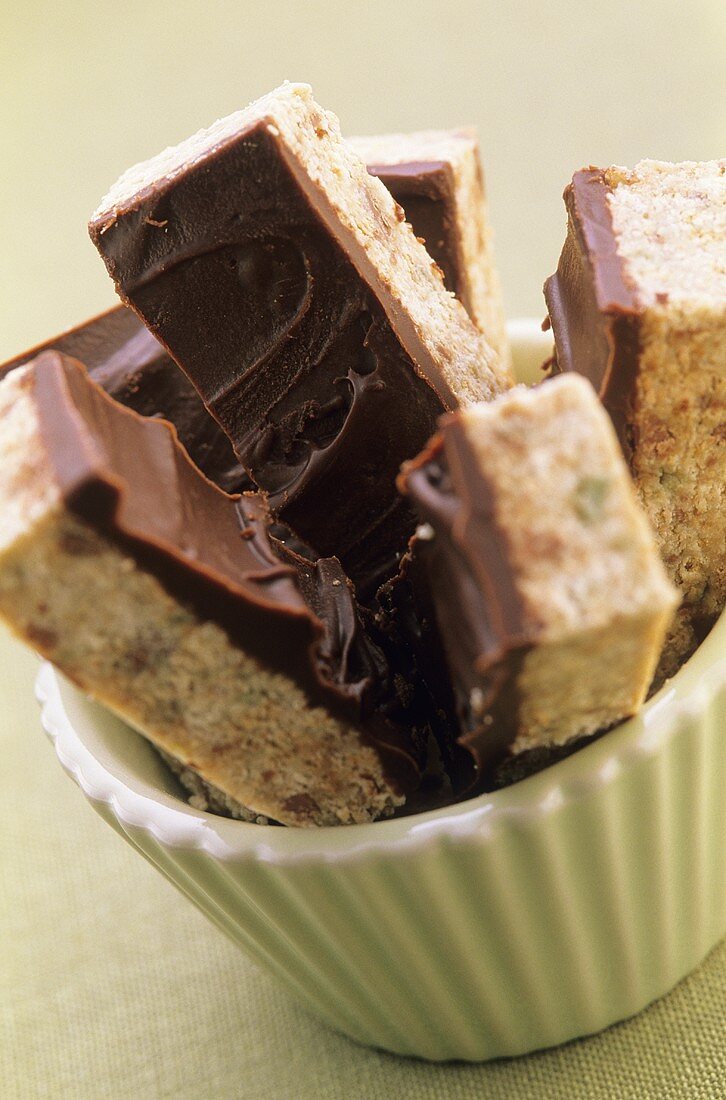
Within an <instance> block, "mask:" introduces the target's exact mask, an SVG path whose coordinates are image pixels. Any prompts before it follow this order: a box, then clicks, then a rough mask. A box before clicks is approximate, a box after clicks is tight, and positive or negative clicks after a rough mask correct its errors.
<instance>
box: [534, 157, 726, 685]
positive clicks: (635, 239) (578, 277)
mask: <svg viewBox="0 0 726 1100" xmlns="http://www.w3.org/2000/svg"><path fill="white" fill-rule="evenodd" d="M565 205H566V207H567V212H568V230H567V239H566V241H565V245H564V247H563V250H562V255H561V256H560V261H559V264H558V268H557V272H556V273H555V274H554V275H553V276H552V277H551V278H550V279H548V280H547V282H546V283H545V298H546V301H547V309H548V312H549V321H550V322H551V325H552V329H553V333H554V337H555V350H556V356H555V363H554V369H555V370H556V371H560V372H562V371H577V372H579V373H581V374H584V375H585V376H586V377H587V378H589V379H590V381H591V382H592V383H593V385H594V386H595V388H596V389H597V390H598V393H599V394H600V397H601V398H602V401H603V403H604V405H605V407H606V409H607V410H608V412H609V413H610V416H611V417H612V420H613V423H614V425H615V427H616V430H617V432H618V437H619V439H620V442H621V445H622V447H623V451H624V453H625V455H626V457H627V459H628V461H629V464H630V469H631V472H632V475H633V478H634V480H635V484H636V487H637V490H638V494H639V497H640V500H641V502H642V503H643V505H644V507H645V509H646V511H647V513H648V516H649V518H650V521H651V523H652V524H653V527H654V529H655V531H656V535H657V537H658V541H659V545H660V550H661V555H662V557H663V560H664V561H665V563H666V565H667V568H668V571H669V573H670V576H671V578H672V580H673V581H674V583H675V584H676V586H677V587H678V588H679V590H680V592H681V595H682V600H683V602H682V604H681V607H680V609H679V611H678V613H677V615H676V618H675V619H674V622H673V625H672V628H671V631H670V634H669V637H668V641H667V643H666V647H665V650H664V653H663V658H662V661H661V665H660V668H659V671H658V674H657V677H656V681H657V682H658V683H660V682H662V680H663V679H664V678H665V677H666V676H669V675H672V674H673V673H674V672H675V671H676V670H677V668H678V667H679V665H680V664H681V662H682V661H683V660H684V658H686V657H688V656H689V655H690V653H692V652H693V650H694V649H695V648H696V646H697V645H698V643H699V642H700V641H701V640H702V638H703V636H704V634H705V633H707V632H708V629H709V628H710V626H711V625H712V624H713V623H714V622H715V620H716V618H717V617H718V615H719V614H720V613H721V612H722V610H723V608H724V605H725V604H726V508H724V499H723V491H724V490H723V486H724V483H725V482H726V371H725V370H724V362H726V272H725V270H724V264H723V249H724V245H723V242H724V236H725V235H726V161H723V160H721V161H709V162H705V163H702V164H698V163H695V162H686V163H684V164H668V163H663V162H659V161H641V163H640V164H638V165H636V166H635V168H633V169H632V170H629V169H625V168H617V167H611V168H605V169H600V168H587V169H584V170H582V171H580V172H576V173H575V175H574V177H573V180H572V183H571V184H570V185H569V186H568V187H567V189H566V190H565Z"/></svg>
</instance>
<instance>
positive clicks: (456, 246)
mask: <svg viewBox="0 0 726 1100" xmlns="http://www.w3.org/2000/svg"><path fill="white" fill-rule="evenodd" d="M368 171H369V172H370V173H371V175H372V176H377V177H378V178H379V179H380V180H381V182H382V183H385V185H386V187H387V188H388V190H389V191H390V192H391V194H392V195H393V197H394V199H395V200H396V202H397V203H398V204H399V205H400V206H402V207H403V210H404V213H405V215H406V221H407V222H409V223H410V225H411V228H412V229H413V231H414V233H415V234H416V236H417V237H420V238H421V239H422V240H423V241H424V242H425V244H426V250H427V252H428V254H429V256H431V258H432V259H433V260H435V261H436V263H437V264H438V266H439V268H440V270H441V273H442V275H443V276H444V285H445V287H446V289H447V290H450V291H452V293H454V294H455V295H456V296H457V298H460V299H461V301H462V303H463V305H464V306H465V307H466V309H467V310H469V308H470V303H469V302H468V301H466V296H465V295H464V294H463V283H462V271H461V256H460V242H459V234H458V228H457V225H456V219H455V218H454V216H453V213H454V181H453V178H452V172H451V165H450V164H448V163H447V162H446V161H443V160H416V161H413V160H412V161H401V162H400V163H399V164H369V165H368Z"/></svg>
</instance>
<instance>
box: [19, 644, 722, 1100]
mask: <svg viewBox="0 0 726 1100" xmlns="http://www.w3.org/2000/svg"><path fill="white" fill-rule="evenodd" d="M36 668H37V663H36V661H35V658H34V657H33V656H32V654H30V653H29V652H27V651H25V650H23V649H22V648H21V647H20V646H19V645H18V644H17V643H16V642H14V641H11V640H10V639H9V638H8V637H7V635H6V634H5V633H2V634H0V700H1V701H2V709H1V711H0V714H1V718H0V741H1V751H2V757H1V758H2V761H3V767H2V774H1V779H0V782H1V783H2V797H1V799H0V844H1V845H2V847H1V849H0V850H1V851H2V862H1V865H0V986H1V991H0V1095H2V1096H3V1097H4V1098H5V1100H35V1098H36V1097H38V1098H40V1097H44V1098H45V1097H48V1098H53V1100H65V1098H66V1097H67V1098H69V1100H71V1098H72V1100H106V1098H109V1100H111V1098H112V1100H126V1098H129V1100H131V1098H133V1100H147V1098H148V1100H155V1098H157V1097H175V1098H186V1097H189V1098H190V1100H191V1098H192V1097H193V1098H195V1100H226V1098H230V1100H231V1098H235V1100H236V1098H242V1100H244V1098H247V1097H249V1098H250V1100H252V1098H254V1100H288V1098H289V1100H306V1098H307V1097H311V1098H313V1097H314V1098H315V1100H358V1098H360V1100H390V1098H391V1097H395V1098H396V1100H409V1098H411V1100H413V1098H414V1097H415V1098H416V1100H434V1098H435V1100H449V1098H450V1100H474V1098H476V1100H482V1098H486V1100H515V1098H516V1100H535V1098H536V1100H540V1098H542V1100H544V1098H547V1100H560V1098H562V1100H569V1098H580V1097H587V1098H592V1100H600V1098H603V1100H604V1098H608V1100H610V1098H612V1100H723V1098H724V1097H725V1096H726V943H722V944H721V946H720V947H719V948H717V949H716V950H715V951H714V952H712V954H711V955H710V956H709V958H708V959H707V960H706V962H705V963H704V965H703V966H701V968H700V969H699V970H698V971H697V972H696V973H695V974H693V975H691V977H689V978H687V979H686V980H685V981H684V982H682V983H681V985H680V986H679V987H678V988H677V989H675V990H674V991H673V992H672V993H671V994H670V995H669V996H668V997H666V998H664V999H663V1000H661V1001H660V1002H658V1003H657V1004H655V1005H653V1006H652V1007H651V1008H650V1009H648V1010H647V1011H646V1012H644V1013H642V1014H641V1015H640V1016H638V1017H637V1018H635V1019H633V1020H631V1021H629V1022H627V1023H624V1024H620V1025H618V1026H616V1027H614V1028H611V1029H610V1030H609V1031H607V1032H604V1033H603V1034H601V1035H598V1036H595V1037H593V1038H590V1039H585V1040H581V1041H578V1042H576V1043H571V1044H569V1045H568V1046H566V1047H562V1048H559V1049H557V1050H552V1051H545V1052H542V1053H540V1054H534V1055H530V1056H529V1057H526V1058H520V1059H515V1060H512V1061H503V1062H498V1063H494V1064H490V1065H482V1066H467V1065H444V1066H435V1065H426V1064H423V1063H419V1062H413V1061H406V1060H405V1059H401V1058H396V1057H394V1056H391V1055H385V1054H380V1053H377V1052H375V1051H370V1050H365V1049H362V1048H360V1047H358V1046H356V1045H355V1044H353V1043H352V1042H349V1041H348V1040H347V1039H345V1038H343V1037H341V1036H338V1035H336V1034H334V1033H333V1032H331V1031H329V1030H328V1029H327V1028H325V1027H323V1026H322V1025H321V1024H319V1023H318V1022H317V1021H316V1020H315V1019H314V1018H312V1017H311V1016H310V1015H309V1014H308V1013H307V1012H306V1011H304V1010H303V1009H301V1008H299V1007H298V1006H297V1004H295V1003H294V1002H293V1001H291V1000H290V998H289V997H288V995H287V993H286V992H284V990H282V989H281V988H278V986H277V984H276V983H275V982H274V980H273V979H271V978H268V977H267V975H265V974H263V973H261V972H260V971H259V970H258V969H257V968H256V967H255V966H254V965H253V964H252V963H250V962H248V961H247V959H246V958H245V957H244V956H243V955H242V954H240V953H239V951H238V950H237V949H236V948H234V947H233V946H232V945H231V944H229V943H228V942H227V941H226V940H225V939H224V938H223V937H222V936H221V935H220V934H219V932H217V931H216V930H215V929H214V928H213V927H212V926H211V925H209V924H207V922H206V921H205V919H204V918H203V917H202V916H201V914H199V913H198V912H197V911H196V910H195V909H194V908H193V907H192V906H191V905H190V904H189V903H188V902H187V901H186V900H185V899H184V898H182V897H181V895H179V894H178V893H177V892H176V891H175V890H174V889H173V888H172V887H171V886H170V885H169V884H168V883H167V882H165V881H164V880H163V879H162V878H161V876H160V875H159V874H158V873H157V872H156V871H154V870H153V869H152V868H151V867H150V866H148V865H147V864H146V863H145V862H144V861H143V860H142V859H140V858H139V856H138V855H137V854H136V853H134V852H133V851H132V850H131V848H129V847H128V846H127V845H125V844H124V843H123V842H122V841H121V840H120V839H119V838H118V837H117V836H116V835H115V834H114V833H113V832H112V831H111V829H109V828H108V826H107V825H105V824H104V823H103V822H102V821H101V819H100V818H98V817H97V816H96V815H95V814H94V812H93V811H92V810H91V808H90V806H88V805H87V804H86V802H85V801H84V799H83V797H82V795H81V794H80V792H79V791H78V789H77V788H76V787H75V785H74V784H73V783H71V782H70V780H68V779H67V778H66V777H65V775H64V774H63V773H62V770H61V768H60V766H59V764H58V763H57V761H56V759H55V754H54V753H53V750H52V749H51V747H50V745H49V744H48V742H47V741H46V739H45V737H44V735H43V734H42V732H41V730H40V724H39V718H38V708H37V706H36V703H35V701H34V699H33V680H34V676H35V672H36Z"/></svg>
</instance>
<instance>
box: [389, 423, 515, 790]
mask: <svg viewBox="0 0 726 1100" xmlns="http://www.w3.org/2000/svg"><path fill="white" fill-rule="evenodd" d="M400 483H401V487H402V489H403V490H404V491H405V492H407V493H408V494H409V496H410V497H411V498H412V500H413V501H414V503H415V505H416V510H417V512H418V514H419V516H420V517H421V519H422V520H423V521H424V523H425V524H428V525H429V527H430V531H428V532H426V534H427V535H428V537H423V538H421V537H419V539H418V545H417V549H418V552H419V553H420V554H421V556H422V558H423V560H424V562H425V564H426V565H427V567H428V573H429V577H430V579H431V590H432V595H433V601H434V605H435V609H436V617H437V620H438V625H439V628H440V631H441V635H442V640H443V645H444V649H445V651H446V656H447V660H448V665H449V671H450V674H451V679H452V682H453V686H454V694H455V698H456V708H457V712H458V716H459V722H460V726H461V734H460V736H459V742H460V744H461V745H463V746H465V747H466V748H467V749H468V750H469V752H470V753H471V755H472V757H473V759H474V761H475V764H476V768H477V772H478V775H477V785H479V786H484V785H486V783H487V780H488V778H489V773H490V772H491V769H492V768H493V766H494V765H496V764H497V763H498V761H500V760H501V759H502V757H504V756H505V755H506V753H507V750H508V749H509V748H510V747H511V745H512V743H513V741H514V739H515V738H516V735H517V712H518V700H517V687H516V684H517V677H518V674H519V670H520V667H521V663H522V660H523V658H524V656H525V654H526V652H527V648H528V647H527V643H526V641H525V639H526V623H525V621H524V612H523V608H522V604H521V600H520V598H519V594H518V591H517V588H516V585H515V582H514V578H513V576H512V572H511V568H510V565H509V560H508V548H507V541H506V536H505V535H504V532H503V531H502V529H501V528H500V526H499V524H498V522H497V519H496V516H495V514H494V506H493V500H492V493H491V488H490V486H489V483H488V481H487V479H486V477H485V476H484V474H483V473H482V471H481V469H480V467H479V464H478V463H477V461H476V458H475V456H474V454H473V452H472V450H471V447H470V446H469V443H468V441H467V439H466V434H465V431H464V429H463V426H462V425H461V423H460V422H459V420H458V419H457V417H456V416H452V417H447V418H445V419H444V421H443V422H442V428H441V432H440V433H439V434H438V435H437V436H435V437H434V439H433V440H432V441H431V443H430V444H429V446H428V447H427V449H426V450H425V451H424V452H423V454H421V455H419V457H418V458H417V459H415V460H414V462H412V463H409V464H408V465H407V466H406V467H405V468H404V472H403V474H402V477H401V482H400ZM442 578H445V580H444V581H442Z"/></svg>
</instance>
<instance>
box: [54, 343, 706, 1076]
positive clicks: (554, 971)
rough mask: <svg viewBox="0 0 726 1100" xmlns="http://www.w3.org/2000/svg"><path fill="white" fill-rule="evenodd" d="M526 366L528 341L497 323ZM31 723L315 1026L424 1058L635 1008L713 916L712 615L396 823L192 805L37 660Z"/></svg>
mask: <svg viewBox="0 0 726 1100" xmlns="http://www.w3.org/2000/svg"><path fill="white" fill-rule="evenodd" d="M512 335H513V337H514V344H515V353H516V360H517V368H518V371H519V374H520V377H522V378H523V379H525V380H527V379H530V378H532V377H534V376H535V375H536V371H537V368H538V367H539V364H540V363H541V362H542V361H543V359H544V358H545V357H546V355H547V353H548V351H549V345H548V342H547V340H546V339H545V338H544V337H543V336H542V334H541V333H539V332H538V330H537V327H536V326H535V325H533V324H530V323H523V324H519V325H515V326H513V332H512ZM38 695H39V698H40V700H41V703H42V707H43V724H44V726H45V729H46V730H47V732H48V733H49V734H50V736H51V738H52V739H53V741H54V742H55V747H56V751H57V753H58V756H59V758H60V761H61V763H62V764H63V766H64V767H65V768H66V770H67V771H68V772H69V773H70V774H71V776H72V777H73V778H74V779H75V780H76V782H77V783H78V784H79V786H80V787H81V789H82V790H83V792H84V794H85V795H86V797H87V798H88V799H89V801H90V802H91V804H92V805H93V806H94V807H95V808H96V809H97V810H98V812H99V813H100V814H101V816H102V817H103V818H104V819H105V820H106V821H108V822H109V824H110V825H112V826H113V828H114V829H116V831H117V832H118V833H119V834H120V835H121V836H123V837H124V838H125V839H126V840H127V841H129V843H130V844H131V845H132V846H133V847H134V848H136V849H137V850H138V851H139V852H140V853H141V855H143V856H144V857H145V858H146V859H148V860H149V861H150V862H151V863H153V864H154V866H155V867H157V868H158V869H159V871H161V873H162V874H163V875H165V876H166V877H167V878H168V879H169V880H170V881H171V882H173V883H174V885H175V886H177V887H178V888H179V889H180V890H181V891H182V893H184V894H186V896H187V897H188V898H189V899H190V900H191V901H193V902H194V903H195V904H196V905H197V906H198V907H199V908H200V909H201V910H202V911H203V912H204V913H206V915H207V916H208V917H209V918H210V920H212V921H213V922H214V923H215V924H216V925H217V926H218V927H219V928H220V929H221V930H222V931H223V932H226V933H227V935H228V936H230V937H231V938H232V939H233V940H234V941H235V943H238V944H239V945H240V947H242V948H243V949H244V950H245V951H247V952H248V954H249V955H251V956H252V958H254V959H255V960H256V961H257V962H258V963H260V964H261V965H262V966H264V967H266V968H267V969H268V970H269V971H271V972H272V973H274V974H277V975H278V976H279V977H280V978H281V979H282V981H283V982H284V983H285V984H286V985H287V987H288V988H289V990H290V991H291V992H292V993H294V994H295V995H296V996H297V997H298V998H299V999H300V1000H301V1001H303V1002H304V1003H305V1004H307V1005H309V1007H310V1008H311V1009H312V1010H313V1011H315V1012H316V1013H317V1014H318V1015H319V1016H321V1017H322V1019H323V1020H325V1021H326V1022H327V1023H328V1024H329V1025H330V1026H331V1027H334V1028H337V1029H338V1030H340V1031H343V1032H345V1033H346V1034H347V1035H350V1036H351V1037H352V1038H354V1039H357V1040H358V1041H359V1042H361V1043H366V1044H369V1045H370V1046H375V1047H382V1048H384V1049H386V1050H390V1051H395V1052H397V1053H400V1054H411V1055H418V1056H420V1057H422V1058H429V1059H435V1060H442V1059H452V1058H463V1059H469V1060H476V1061H479V1060H484V1059H488V1058H495V1057H500V1056H502V1055H515V1054H522V1053H524V1052H526V1051H530V1050H534V1049H536V1048H538V1047H547V1046H553V1045H555V1044H557V1043H562V1042H565V1041H566V1040H568V1039H573V1038H575V1037H576V1036H579V1035H586V1034H588V1033H590V1032H594V1031H598V1030H599V1029H601V1028H603V1027H607V1026H608V1024H612V1023H614V1022H615V1021H617V1020H622V1019H624V1018H625V1017H626V1016H630V1015H632V1014H633V1013H635V1012H638V1011H639V1010H640V1009H642V1008H643V1007H644V1006H645V1005H647V1004H648V1003H649V1002H650V1001H652V1000H654V999H655V998H656V997H660V996H661V995H662V994H664V993H665V992H667V991H668V990H669V989H670V988H671V987H672V986H673V985H675V983H676V982H678V981H679V980H680V979H681V978H682V977H684V975H686V974H687V973H688V972H689V970H691V969H692V968H693V967H694V966H695V965H696V964H697V963H698V962H699V961H700V960H701V959H702V958H703V957H704V956H705V955H706V954H707V952H708V951H709V950H710V949H711V948H712V947H713V946H714V945H715V944H716V943H717V942H718V940H719V939H720V938H721V937H722V936H723V935H724V933H725V932H726V798H725V797H724V794H725V792H726V617H722V618H721V621H720V622H719V623H718V624H717V625H716V627H715V628H714V630H713V631H712V632H711V634H710V636H709V637H708V639H707V640H706V641H705V642H704V644H703V645H702V646H701V648H700V649H699V651H698V652H697V653H696V654H695V655H694V657H693V658H692V659H691V660H690V661H689V662H688V663H687V664H686V665H685V666H684V667H683V668H682V669H681V671H680V672H679V673H678V675H677V676H676V677H674V679H673V680H671V681H670V682H669V683H668V684H666V685H665V687H664V688H663V689H662V690H661V691H660V692H659V693H658V694H657V695H656V696H654V697H653V698H652V699H651V700H650V701H649V703H648V704H647V706H646V707H645V708H644V710H643V712H642V713H641V714H640V715H639V716H638V717H637V718H634V719H632V720H630V721H628V722H626V723H624V724H623V725H622V726H620V727H618V728H617V729H616V730H614V731H613V732H611V733H609V734H607V736H605V737H603V738H602V739H601V740H600V741H598V742H595V743H594V744H591V745H589V746H587V747H586V748H583V749H581V750H580V751H579V752H577V753H575V754H574V755H573V756H571V757H569V758H568V759H566V760H563V761H562V762H560V763H559V764H556V765H554V766H553V767H551V768H549V769H547V770H546V771H544V772H542V773H540V774H539V775H536V776H533V777H531V778H529V779H526V780H524V781H523V782H520V783H517V784H515V785H514V786H512V787H509V788H507V789H506V790H503V791H497V792H496V793H495V794H489V795H482V796H480V797H478V798H473V799H470V800H469V801H467V802H463V803H460V804H459V805H457V806H454V807H449V808H446V809H443V810H437V811H433V812H430V813H425V814H419V815H416V816H414V817H409V818H403V819H401V820H393V821H382V822H377V823H376V824H374V825H351V826H347V827H339V828H337V829H331V828H328V829H304V830H299V829H282V828H276V827H271V826H259V825H250V824H246V823H244V822H239V821H231V820H228V819H225V818H221V817H216V816H214V815H211V814H206V813H203V812H201V811H198V810H194V809H192V808H191V807H190V806H188V805H187V804H186V803H185V802H184V801H183V799H182V798H180V797H179V793H178V789H177V787H176V786H175V783H174V780H173V779H172V778H171V777H170V775H169V773H168V772H167V770H166V769H165V768H164V766H163V765H162V764H161V762H160V760H159V757H158V756H157V755H156V753H155V752H154V751H153V750H152V749H151V748H150V747H149V745H148V744H147V742H146V741H144V739H143V738H142V737H140V736H139V735H138V734H134V733H132V732H131V731H130V730H129V729H128V727H126V726H125V725H124V724H123V723H122V722H120V721H119V720H118V719H116V718H115V717H113V716H112V715H111V714H109V713H108V712H107V711H106V710H104V709H103V708H102V707H100V706H98V705H97V704H95V703H93V702H92V701H91V700H89V699H88V698H86V697H85V696H84V695H83V694H81V693H80V692H79V691H78V690H77V689H76V688H74V687H73V686H72V685H70V684H69V683H68V682H66V681H65V680H63V678H62V677H61V676H59V675H58V674H57V673H56V672H55V670H54V669H53V668H51V666H49V665H45V666H44V667H43V669H42V671H41V673H40V677H39V680H38Z"/></svg>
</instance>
